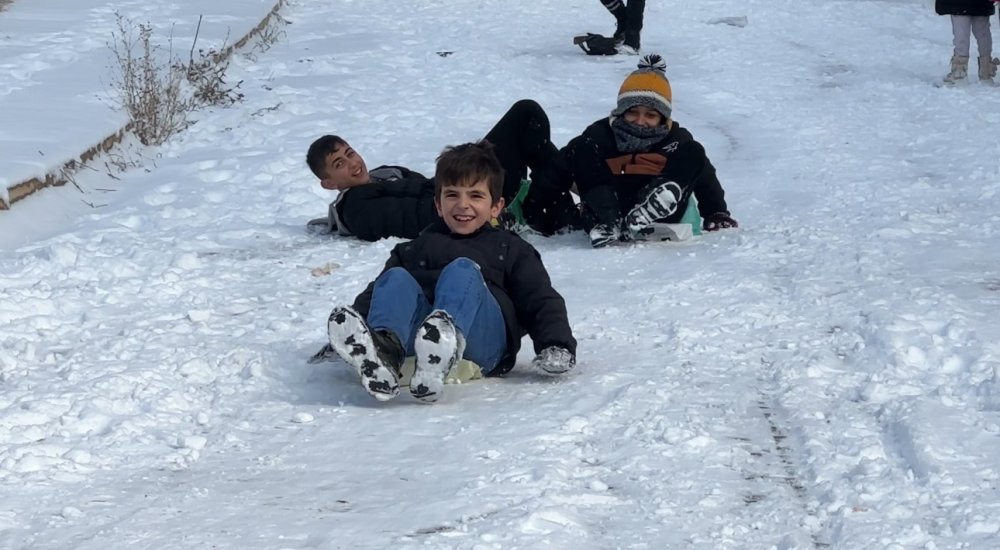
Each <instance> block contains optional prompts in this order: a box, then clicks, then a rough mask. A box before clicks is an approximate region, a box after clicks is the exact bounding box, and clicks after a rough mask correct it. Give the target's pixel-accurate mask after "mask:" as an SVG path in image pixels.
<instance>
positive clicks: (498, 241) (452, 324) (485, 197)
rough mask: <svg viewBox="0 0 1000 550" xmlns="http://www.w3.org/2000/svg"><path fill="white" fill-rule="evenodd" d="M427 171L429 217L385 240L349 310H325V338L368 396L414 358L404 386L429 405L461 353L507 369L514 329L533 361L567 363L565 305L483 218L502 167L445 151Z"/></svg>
mask: <svg viewBox="0 0 1000 550" xmlns="http://www.w3.org/2000/svg"><path fill="white" fill-rule="evenodd" d="M434 179H435V191H434V206H435V209H436V210H437V213H438V214H439V215H440V218H439V219H438V220H437V221H435V222H434V223H433V224H432V225H430V226H429V227H428V228H427V229H425V230H424V231H422V232H421V233H420V235H419V236H418V237H417V238H416V239H414V240H412V241H408V242H404V243H401V244H399V245H396V247H395V248H393V250H392V252H391V254H390V255H389V260H388V261H387V262H386V264H385V268H384V269H383V270H382V273H381V274H380V275H379V276H378V278H376V279H375V280H374V281H373V282H372V283H371V284H369V285H368V288H366V289H365V291H364V292H362V293H361V294H359V295H358V297H357V298H356V299H355V300H354V305H353V306H352V307H337V308H335V309H334V310H333V312H332V313H330V319H329V324H328V331H329V337H330V346H331V347H332V348H333V350H334V351H336V352H337V354H338V355H340V357H341V358H342V359H343V360H344V361H345V362H347V363H348V364H349V365H351V366H353V367H354V368H355V369H357V372H358V375H359V377H360V378H361V384H362V386H363V387H364V388H365V390H367V391H368V393H370V394H371V395H372V396H374V397H375V398H376V399H378V400H380V401H386V400H389V399H392V398H393V397H395V396H396V395H397V394H398V393H399V380H400V377H401V376H402V365H403V359H404V357H405V356H408V355H412V356H415V371H414V373H413V376H412V378H411V379H410V393H411V394H412V395H413V396H414V397H416V398H417V399H419V400H421V401H424V402H428V403H430V402H434V401H437V400H438V398H440V397H441V392H442V390H443V388H444V381H445V378H446V377H447V375H448V373H449V371H451V369H452V368H453V367H455V366H456V364H457V363H458V362H459V360H460V359H462V358H463V357H464V358H466V359H468V360H469V361H472V362H474V363H475V364H477V365H478V366H479V368H480V369H481V371H482V373H483V374H486V375H487V376H497V375H501V374H504V373H506V372H508V371H509V370H510V369H511V368H512V367H513V366H514V361H515V359H516V357H517V351H518V349H519V348H520V346H521V337H522V336H523V335H524V334H525V332H527V334H529V335H531V339H532V340H533V342H534V346H535V352H536V353H537V356H536V357H535V358H534V360H533V361H532V365H533V366H534V367H536V368H538V369H540V370H541V371H543V372H545V373H549V374H561V373H565V372H567V371H569V370H570V369H571V368H572V367H573V365H574V364H575V362H576V359H575V357H576V355H575V354H576V340H575V339H574V338H573V333H572V330H571V329H570V326H569V322H568V319H567V314H566V303H565V301H564V300H563V298H562V296H561V295H560V294H559V293H558V292H556V290H555V289H553V288H552V283H551V282H550V280H549V275H548V272H547V271H546V270H545V266H544V265H543V264H542V261H541V258H540V257H539V255H538V252H537V251H536V250H535V249H534V248H533V247H532V246H531V245H530V244H528V243H527V242H525V241H523V240H522V239H521V238H520V237H518V236H517V235H515V234H513V233H511V232H508V231H504V230H501V229H496V228H494V227H493V226H492V225H490V220H491V219H492V218H494V217H496V216H497V214H499V213H500V210H501V209H502V208H503V206H504V199H503V197H502V190H503V183H504V172H503V168H502V167H501V164H500V161H499V160H498V159H497V156H496V155H495V154H494V153H493V147H492V145H491V144H489V143H488V142H485V141H481V142H478V143H467V144H464V145H459V146H456V147H451V148H448V149H446V150H445V151H444V152H443V153H442V154H441V156H440V157H438V161H437V171H436V173H435V177H434Z"/></svg>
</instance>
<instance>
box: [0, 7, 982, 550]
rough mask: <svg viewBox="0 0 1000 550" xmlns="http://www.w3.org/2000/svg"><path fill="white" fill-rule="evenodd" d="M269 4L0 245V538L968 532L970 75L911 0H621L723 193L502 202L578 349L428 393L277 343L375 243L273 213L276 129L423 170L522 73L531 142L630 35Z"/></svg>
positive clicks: (974, 470)
mask: <svg viewBox="0 0 1000 550" xmlns="http://www.w3.org/2000/svg"><path fill="white" fill-rule="evenodd" d="M696 4H697V5H696ZM734 10H739V11H734ZM404 11H405V12H407V13H412V14H413V15H412V16H410V17H408V18H405V19H400V18H399V17H398V14H399V13H401V12H404ZM567 14H574V15H573V16H572V17H568V16H567ZM729 16H746V17H747V21H748V25H747V26H746V27H742V28H740V27H733V26H728V25H718V24H709V21H712V20H714V19H718V18H722V17H729ZM289 19H290V21H291V25H290V26H289V27H288V30H287V42H286V43H284V44H281V45H279V46H277V47H276V48H274V49H272V50H271V51H269V52H267V54H266V56H265V57H263V58H261V59H258V60H257V61H256V62H252V61H250V60H243V61H241V62H240V67H237V70H238V71H240V73H239V77H240V78H242V79H244V86H243V89H244V90H245V91H246V93H247V99H246V102H245V103H244V104H242V105H240V106H238V107H237V108H235V109H230V110H226V111H219V112H216V113H213V114H211V116H206V117H205V118H204V119H203V120H202V121H200V122H199V123H198V124H197V125H196V126H194V127H193V128H192V129H191V130H190V131H189V132H188V133H187V134H185V135H184V136H182V137H181V138H179V139H178V140H176V141H174V142H172V143H170V144H168V146H166V147H165V148H164V149H163V150H162V154H163V157H162V158H161V159H159V160H158V161H157V166H156V168H155V170H152V171H150V172H148V173H142V172H138V171H137V172H133V173H130V174H128V175H127V177H126V178H125V181H124V182H123V184H122V187H121V188H120V189H119V191H117V192H116V193H113V194H111V195H105V196H104V197H103V199H104V200H105V201H107V202H109V204H108V206H106V207H104V208H101V209H95V210H89V211H87V212H86V213H84V214H82V215H78V216H75V217H69V216H68V215H67V218H68V219H70V220H71V221H63V222H61V223H62V226H61V230H60V231H59V232H58V233H57V234H55V235H53V236H51V237H49V235H44V234H43V235H38V236H37V237H36V238H35V239H34V240H33V242H32V243H31V244H28V245H25V246H20V247H19V248H17V249H16V250H11V253H9V254H6V255H5V256H4V257H3V258H2V259H0V288H2V289H3V293H4V299H3V300H0V326H3V327H4V328H3V332H2V333H0V338H2V340H0V381H2V383H3V392H2V393H0V480H2V485H3V487H4V489H3V491H4V498H3V499H2V501H0V547H4V548H24V547H33V548H81V549H86V548H107V547H126V546H144V547H150V548H171V547H175V548H180V547H184V548H191V547H193V548H198V547H213V546H214V547H218V548H384V547H390V546H391V547H397V548H415V547H420V548H541V547H550V548H595V549H597V548H601V549H603V548H618V547H620V548H705V549H718V548H783V549H791V548H827V547H830V548H871V547H882V548H937V549H941V548H990V547H992V546H995V545H996V542H997V540H998V537H1000V521H998V520H997V519H996V518H998V517H1000V489H998V485H997V484H998V478H1000V471H998V468H1000V467H998V466H997V465H998V464H1000V445H998V443H1000V412H998V411H1000V377H998V373H997V369H998V365H1000V360H998V351H1000V350H998V345H997V344H996V343H995V342H997V341H998V340H1000V334H998V332H1000V329H998V328H997V324H996V317H995V315H996V314H995V312H996V311H998V308H1000V273H998V271H997V265H998V253H997V245H996V242H997V232H998V227H1000V215H998V213H997V206H996V188H997V181H998V167H997V163H996V160H995V159H996V157H997V148H998V146H997V145H996V140H995V134H996V127H997V126H996V125H997V123H1000V92H998V91H997V90H996V89H993V88H987V87H982V86H978V85H972V86H966V87H962V88H959V89H939V88H935V87H934V86H932V85H931V83H932V82H933V81H934V80H935V79H936V78H938V77H939V76H940V75H939V73H942V72H943V71H944V70H945V68H946V67H945V65H946V62H947V57H948V55H949V53H950V34H949V27H948V23H947V20H946V19H943V18H935V17H933V16H932V15H930V14H929V13H928V8H927V6H926V5H925V3H923V2H915V1H913V2H868V1H833V2H827V3H823V4H814V3H812V4H810V3H803V2H791V1H782V2H774V1H764V0H749V1H747V2H743V3H741V4H740V5H739V6H738V7H734V6H733V5H732V3H730V2H722V1H721V0H715V1H712V0H708V1H705V2H698V3H690V4H684V3H671V4H670V5H669V6H667V5H652V4H650V6H648V8H647V22H646V26H647V27H646V31H645V32H644V35H643V44H644V47H645V49H646V50H647V51H659V52H662V53H663V54H664V55H665V57H666V58H667V60H668V64H669V68H668V75H670V77H671V81H672V83H673V87H674V99H675V105H676V118H677V120H679V121H680V122H681V123H682V124H684V125H685V126H687V127H688V128H690V129H692V131H693V132H694V134H695V135H696V137H698V138H699V139H700V140H701V141H702V142H703V143H704V144H705V146H706V148H707V150H708V152H709V155H710V156H711V157H712V159H713V161H714V162H715V164H716V166H717V167H718V169H719V172H720V175H721V178H722V180H723V184H724V186H725V187H726V189H727V192H728V195H727V199H728V200H729V203H730V205H731V207H732V210H733V213H734V215H735V217H736V218H737V219H738V220H739V221H740V222H741V224H742V227H741V228H740V229H738V230H735V231H725V232H722V233H719V234H710V235H706V236H704V237H703V238H700V239H698V240H696V241H693V242H689V243H684V244H680V245H645V246H642V245H637V246H634V247H620V248H610V249H602V250H590V249H589V246H587V245H586V240H585V238H584V237H583V236H582V235H580V234H574V235H564V236H560V237H557V238H553V239H543V238H531V241H532V242H533V243H534V244H535V245H536V247H537V248H538V249H539V250H540V251H541V253H542V255H543V258H544V260H545V262H546V264H547V265H548V266H549V269H550V272H551V275H552V278H553V281H554V283H555V286H556V287H557V288H558V289H560V290H561V291H562V292H563V294H564V295H565V297H566V300H567V303H568V306H569V311H570V316H571V321H572V324H573V327H574V330H575V332H576V335H577V338H578V339H579V340H580V348H579V367H578V369H577V370H576V371H575V372H573V373H572V374H571V375H570V376H568V377H565V378H563V379H555V380H553V379H548V378H542V377H540V376H537V375H535V374H532V373H531V372H529V370H528V369H527V368H526V365H527V362H528V360H529V359H530V349H526V350H525V352H524V353H523V354H522V356H521V358H520V359H521V360H520V362H519V366H518V367H517V368H516V369H515V371H514V372H513V373H512V374H511V375H510V376H508V377H507V378H504V379H499V380H496V379H491V380H486V381H482V382H476V383H472V384H468V385H465V386H461V387H449V388H448V390H449V392H448V393H447V394H446V396H445V399H444V400H443V402H441V403H439V404H437V405H434V406H419V405H417V404H416V403H415V402H414V401H413V400H411V399H408V398H407V397H406V396H403V397H401V398H400V399H397V400H396V401H393V402H390V403H388V404H380V403H377V402H375V401H374V400H372V399H370V398H369V397H368V396H367V394H365V393H364V391H363V390H362V389H361V388H360V387H359V386H358V385H357V383H356V382H355V381H354V380H353V377H352V375H351V374H350V373H348V372H347V371H346V368H344V366H343V365H342V364H340V363H328V364H324V365H319V366H316V365H308V364H306V360H307V358H308V357H309V355H310V354H311V353H312V352H314V351H315V350H316V349H317V348H318V347H319V346H320V345H321V344H322V343H323V341H324V323H325V319H326V316H327V313H328V312H329V310H330V308H331V307H332V306H333V305H335V304H340V303H345V302H349V301H351V300H352V299H353V296H354V295H355V294H356V293H357V292H358V291H359V290H360V289H361V288H362V286H363V284H364V283H365V282H366V281H367V280H369V279H370V278H372V277H373V276H374V275H375V274H376V273H377V272H378V270H379V269H380V268H381V265H382V263H383V261H384V258H385V257H386V255H387V253H388V251H389V250H390V248H391V247H392V245H393V244H395V243H394V242H380V243H375V244H365V243H361V242H357V241H352V240H326V239H319V238H316V237H311V236H307V235H305V234H304V232H303V229H302V228H303V224H304V222H305V221H306V220H307V219H308V218H310V217H314V216H317V215H320V214H322V213H323V212H324V209H325V202H326V201H328V200H329V199H330V198H331V197H329V196H327V195H325V194H323V192H322V191H321V190H319V188H318V186H317V185H316V184H315V181H314V179H313V178H312V176H311V175H310V174H309V173H308V171H307V169H306V168H305V166H304V162H303V158H304V152H305V149H306V147H307V146H308V144H309V143H310V142H311V141H312V139H314V138H315V137H317V136H318V135H321V134H323V133H338V134H340V135H343V136H344V137H346V138H347V139H348V140H349V141H350V142H351V144H352V145H353V146H355V147H356V148H357V149H358V150H360V151H361V152H362V153H363V154H364V155H365V157H366V159H367V160H368V164H369V166H370V167H373V166H375V165H377V164H380V163H399V164H404V165H408V166H410V167H412V168H414V169H416V170H419V171H422V172H424V173H430V172H432V166H433V165H432V160H433V157H434V156H436V154H437V153H438V152H439V150H440V149H441V147H443V146H444V145H446V144H451V143H458V142H461V141H467V140H470V139H475V138H477V137H479V136H480V135H481V134H483V133H484V132H485V131H486V129H488V127H489V126H490V124H492V122H493V120H494V119H495V118H496V117H497V116H499V115H500V114H501V113H502V112H503V110H504V109H505V108H506V107H507V106H508V105H509V104H510V103H512V102H513V101H515V100H517V99H519V98H521V97H531V98H534V99H536V100H538V101H539V102H540V103H541V104H542V105H543V106H544V107H545V108H546V109H547V110H548V111H549V113H550V117H551V118H552V122H553V129H554V139H555V141H556V142H558V143H564V142H565V141H566V140H567V139H569V138H570V137H572V136H573V135H575V133H577V132H579V131H580V130H582V129H583V128H584V127H585V126H586V125H587V124H589V123H590V122H591V121H592V120H594V119H596V118H598V117H599V116H602V115H603V114H604V113H606V112H607V111H608V110H609V108H610V105H611V102H612V99H613V98H614V94H615V92H616V91H617V87H618V85H619V84H620V82H621V79H622V78H623V76H624V75H625V74H627V72H628V71H629V70H630V69H631V68H632V67H633V66H634V63H635V58H631V57H625V58H610V59H594V58H586V57H584V56H583V55H582V54H581V53H580V52H579V51H577V50H574V49H573V48H572V45H571V44H569V38H570V37H571V36H573V35H574V34H577V33H579V32H580V31H583V30H595V31H601V30H604V29H605V28H610V21H609V19H610V18H609V17H608V16H607V14H606V13H605V12H604V11H603V9H602V8H601V6H600V4H599V3H598V2H593V1H591V0H575V1H573V2H569V5H567V3H566V2H555V1H548V0H547V1H540V2H534V3H532V4H530V5H526V6H520V7H519V8H518V9H517V10H516V11H515V10H512V8H511V7H510V3H509V2H501V1H499V0H487V1H485V2H482V1H478V2H472V1H471V0H462V1H458V2H452V3H448V5H447V6H444V5H440V6H439V5H434V4H428V3H423V2H419V3H418V2H414V3H413V5H412V6H409V5H407V6H405V7H404V6H401V5H400V2H398V1H388V0H384V1H383V0H369V1H366V2H363V3H361V2H357V3H344V4H342V5H339V6H336V7H331V6H329V5H328V3H326V2H316V1H311V0H301V1H300V2H297V3H296V4H294V5H293V7H292V10H291V11H290V15H289ZM438 52H454V53H452V54H448V55H444V54H439V53H438ZM873 52H879V54H878V57H876V58H873ZM945 150H946V151H945ZM92 177H94V178H98V177H99V175H94V176H92ZM81 183H82V184H83V186H84V188H87V184H88V183H89V184H90V185H91V186H95V184H94V182H93V181H91V182H87V181H83V182H81ZM36 198H37V199H38V200H37V201H36ZM36 198H32V199H30V200H29V201H26V203H25V204H24V205H19V207H20V206H24V207H25V208H22V209H20V211H21V212H33V213H36V215H39V216H42V215H44V212H45V210H44V208H41V207H39V206H37V205H38V204H43V201H45V200H55V199H45V196H44V194H42V195H41V196H39V197H36ZM31 201H35V202H34V203H32V202H31ZM47 204H53V203H51V202H50V203H47ZM66 210H67V211H69V212H70V213H72V210H73V209H72V208H69V207H67V208H66ZM9 214H15V215H23V214H17V212H15V211H11V212H10V213H9ZM11 219H14V218H0V228H2V229H3V230H4V231H10V230H12V228H11V226H10V225H9V224H10V223H11V222H10V221H9V220H11ZM56 221H58V220H56ZM57 226H58V224H57ZM317 268H319V269H317ZM327 270H328V271H329V275H323V273H324V272H326V271H327Z"/></svg>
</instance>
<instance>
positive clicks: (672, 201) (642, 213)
mask: <svg viewBox="0 0 1000 550" xmlns="http://www.w3.org/2000/svg"><path fill="white" fill-rule="evenodd" d="M680 198H681V188H680V186H679V185H677V184H676V183H674V182H672V181H666V182H663V183H660V184H657V185H656V186H655V187H653V188H652V189H650V190H649V191H647V192H646V194H645V198H644V199H643V200H642V202H640V203H639V204H637V205H636V206H635V208H633V209H632V210H631V211H630V212H629V213H628V214H626V215H625V219H624V220H622V226H623V227H624V228H625V229H627V230H628V231H630V232H632V233H633V234H638V233H640V232H641V231H642V230H643V229H644V228H646V227H648V226H649V224H651V223H653V222H655V221H657V220H662V219H664V218H666V217H667V216H669V215H671V214H673V213H674V211H676V210H677V201H679V200H680Z"/></svg>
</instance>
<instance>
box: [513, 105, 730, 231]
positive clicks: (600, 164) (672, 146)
mask: <svg viewBox="0 0 1000 550" xmlns="http://www.w3.org/2000/svg"><path fill="white" fill-rule="evenodd" d="M657 179H662V180H663V181H668V180H669V181H674V182H676V183H677V184H678V185H680V187H681V191H682V196H681V203H680V205H679V206H678V208H677V212H676V213H675V214H674V215H672V216H670V217H669V218H667V219H666V220H665V221H667V222H676V221H679V220H680V218H681V217H682V216H683V215H684V210H685V209H686V208H687V202H688V200H689V198H690V197H691V195H692V194H694V196H695V197H696V198H697V199H698V210H699V212H700V213H701V216H702V217H703V218H707V217H708V216H710V215H712V214H714V213H716V212H723V211H728V210H729V209H728V207H727V206H726V199H725V191H724V190H723V189H722V184H720V183H719V178H718V177H717V176H716V174H715V167H714V166H712V163H711V161H709V160H708V156H707V155H706V154H705V148H704V147H703V146H702V145H701V143H698V142H697V141H696V140H695V139H694V137H693V136H692V135H691V132H689V131H687V130H686V129H685V128H683V127H682V126H681V125H680V124H678V123H677V122H673V127H672V128H671V130H670V132H669V133H668V134H667V135H666V137H664V138H663V140H662V141H660V142H659V143H657V144H656V145H654V146H653V147H652V148H651V149H650V151H649V152H645V153H623V152H621V151H619V150H618V146H617V145H616V143H615V137H614V134H613V133H612V130H611V123H610V121H609V120H608V119H607V118H603V119H601V120H598V121H597V122H594V123H593V124H591V125H590V126H588V127H587V129H586V130H584V132H583V134H581V135H579V136H577V137H575V138H573V139H572V140H571V141H570V142H569V143H568V144H567V145H566V146H565V147H563V148H562V149H561V150H560V151H559V155H558V156H557V157H556V159H555V160H554V161H553V162H551V163H550V164H549V165H548V166H547V169H546V170H545V171H544V172H543V174H542V176H541V177H539V178H537V179H535V178H533V179H532V188H531V192H532V193H534V192H535V191H536V183H537V184H538V192H539V193H540V194H541V195H543V196H544V195H551V194H553V193H558V192H562V191H565V190H568V189H569V187H570V186H571V185H572V184H573V183H576V186H577V191H578V193H579V195H580V200H581V202H582V204H583V206H584V210H585V212H587V214H588V215H590V216H592V217H593V218H594V219H593V221H594V222H598V223H609V224H610V223H615V222H617V221H618V220H620V219H621V218H622V217H623V216H624V215H625V214H627V213H628V212H629V211H630V210H631V209H632V208H633V207H634V206H635V205H636V204H637V203H638V202H639V200H641V198H642V197H641V196H640V192H641V191H642V190H643V188H645V187H646V186H648V185H649V184H651V183H653V181H654V180H657Z"/></svg>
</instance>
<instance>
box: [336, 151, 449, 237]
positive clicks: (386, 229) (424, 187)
mask: <svg viewBox="0 0 1000 550" xmlns="http://www.w3.org/2000/svg"><path fill="white" fill-rule="evenodd" d="M370 175H371V182H370V183H368V184H365V185H361V186H359V187H352V188H350V189H347V190H345V191H343V192H341V194H340V196H338V197H337V201H336V202H335V203H334V209H335V210H336V216H337V219H338V221H339V222H340V224H341V225H343V226H344V227H343V228H341V229H346V230H347V231H346V232H347V233H350V234H352V235H354V236H356V237H357V238H359V239H362V240H365V241H377V240H379V239H384V238H386V237H402V238H404V239H412V238H415V237H416V236H417V235H419V234H420V231H421V230H422V229H424V228H425V227H427V226H428V225H430V224H431V223H433V222H434V220H437V219H440V218H439V216H438V215H437V210H436V209H435V208H434V180H432V179H428V178H426V177H424V176H423V175H422V174H420V173H418V172H414V171H412V170H409V169H406V168H403V167H401V166H379V167H378V168H375V169H374V170H372V171H371V172H370ZM341 233H345V232H344V231H341Z"/></svg>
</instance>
